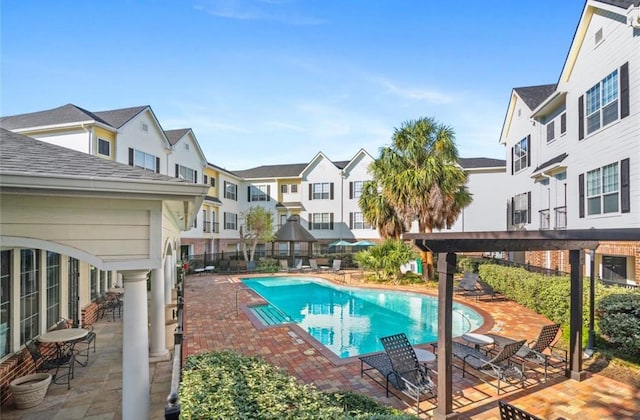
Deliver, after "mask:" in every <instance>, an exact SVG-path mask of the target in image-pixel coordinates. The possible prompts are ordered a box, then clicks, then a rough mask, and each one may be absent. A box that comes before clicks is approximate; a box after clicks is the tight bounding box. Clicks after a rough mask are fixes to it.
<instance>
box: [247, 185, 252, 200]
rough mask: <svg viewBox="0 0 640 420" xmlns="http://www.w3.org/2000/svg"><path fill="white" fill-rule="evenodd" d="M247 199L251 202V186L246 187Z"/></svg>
mask: <svg viewBox="0 0 640 420" xmlns="http://www.w3.org/2000/svg"><path fill="white" fill-rule="evenodd" d="M247 201H248V202H249V203H250V202H251V186H248V187H247Z"/></svg>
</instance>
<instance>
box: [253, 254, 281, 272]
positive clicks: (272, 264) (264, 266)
mask: <svg viewBox="0 0 640 420" xmlns="http://www.w3.org/2000/svg"><path fill="white" fill-rule="evenodd" d="M278 264H279V263H278V260H276V259H275V258H261V259H260V260H259V261H258V264H257V265H256V271H257V272H260V273H277V272H278Z"/></svg>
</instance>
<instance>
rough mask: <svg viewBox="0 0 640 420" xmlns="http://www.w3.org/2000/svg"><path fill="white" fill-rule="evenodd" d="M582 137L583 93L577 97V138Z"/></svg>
mask: <svg viewBox="0 0 640 420" xmlns="http://www.w3.org/2000/svg"><path fill="white" fill-rule="evenodd" d="M583 138H584V95H582V96H581V97H579V98H578V140H582V139H583ZM582 217H584V215H583V216H582Z"/></svg>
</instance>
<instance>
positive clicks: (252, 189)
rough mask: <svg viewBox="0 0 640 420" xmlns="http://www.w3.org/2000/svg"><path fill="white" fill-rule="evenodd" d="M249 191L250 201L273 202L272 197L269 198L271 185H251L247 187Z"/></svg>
mask: <svg viewBox="0 0 640 420" xmlns="http://www.w3.org/2000/svg"><path fill="white" fill-rule="evenodd" d="M247 189H248V191H247V195H248V197H249V201H270V200H271V197H269V194H270V193H271V191H270V190H271V188H269V185H250V186H249V187H247Z"/></svg>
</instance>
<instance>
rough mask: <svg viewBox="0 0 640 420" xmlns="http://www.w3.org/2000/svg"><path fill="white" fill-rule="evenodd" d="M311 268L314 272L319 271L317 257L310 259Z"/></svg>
mask: <svg viewBox="0 0 640 420" xmlns="http://www.w3.org/2000/svg"><path fill="white" fill-rule="evenodd" d="M309 270H310V271H313V272H314V273H317V272H318V270H319V268H318V261H316V260H315V259H313V258H311V259H309Z"/></svg>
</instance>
